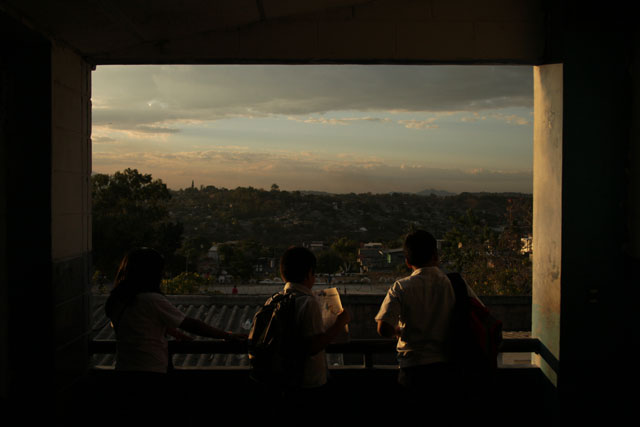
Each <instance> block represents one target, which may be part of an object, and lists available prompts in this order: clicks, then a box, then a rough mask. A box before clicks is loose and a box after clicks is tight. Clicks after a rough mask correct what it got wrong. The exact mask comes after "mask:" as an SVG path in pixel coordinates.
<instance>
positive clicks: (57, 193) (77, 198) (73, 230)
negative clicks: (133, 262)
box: [51, 45, 91, 389]
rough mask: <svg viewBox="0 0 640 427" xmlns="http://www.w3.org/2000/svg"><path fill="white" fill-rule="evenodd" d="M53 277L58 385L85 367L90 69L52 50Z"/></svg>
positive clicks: (62, 50)
mask: <svg viewBox="0 0 640 427" xmlns="http://www.w3.org/2000/svg"><path fill="white" fill-rule="evenodd" d="M51 62H52V64H51V65H52V73H51V76H52V77H51V78H52V82H51V85H52V86H51V87H52V89H51V90H52V129H51V132H52V160H51V161H52V177H51V195H52V197H51V221H52V224H51V226H52V242H51V244H52V247H51V251H52V260H53V263H52V275H53V289H54V291H53V293H54V301H53V303H54V324H55V330H54V342H55V365H56V369H55V371H56V382H57V388H58V389H62V388H64V387H65V386H66V385H68V384H69V383H70V382H72V381H73V379H74V378H76V377H77V376H78V375H79V374H82V370H83V369H84V367H85V366H86V357H87V339H88V335H87V334H88V331H89V316H88V313H89V307H88V283H89V271H90V261H91V260H90V252H91V235H90V230H91V226H90V211H91V210H90V203H91V200H90V194H91V193H90V188H89V185H90V177H91V144H90V132H91V119H90V118H91V98H90V97H91V79H90V76H91V69H90V66H89V65H88V64H86V63H85V62H84V61H83V60H82V58H80V57H79V56H78V55H76V54H75V53H74V52H72V51H71V50H69V49H67V48H65V47H61V46H56V45H54V46H53V48H52V59H51Z"/></svg>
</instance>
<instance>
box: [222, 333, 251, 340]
mask: <svg viewBox="0 0 640 427" xmlns="http://www.w3.org/2000/svg"><path fill="white" fill-rule="evenodd" d="M248 338H249V336H248V335H247V334H235V333H233V332H227V335H226V336H225V337H224V340H225V341H231V342H243V341H246V340H247V339H248Z"/></svg>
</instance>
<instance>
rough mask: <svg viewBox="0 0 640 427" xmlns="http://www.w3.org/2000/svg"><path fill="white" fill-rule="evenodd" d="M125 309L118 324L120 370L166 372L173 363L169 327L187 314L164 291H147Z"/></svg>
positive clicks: (117, 357)
mask: <svg viewBox="0 0 640 427" xmlns="http://www.w3.org/2000/svg"><path fill="white" fill-rule="evenodd" d="M115 309H116V310H117V311H116V313H119V312H121V313H122V314H121V315H120V318H119V320H117V325H116V340H117V343H116V344H117V350H116V370H118V371H143V372H159V373H166V372H167V366H168V364H169V352H168V341H167V337H166V335H167V329H168V328H177V327H178V326H180V324H181V323H182V321H183V320H184V318H185V315H184V313H182V312H181V311H180V310H179V309H178V308H177V307H175V306H174V305H173V304H171V302H169V300H168V299H167V298H166V297H165V296H164V295H162V294H160V293H157V292H143V293H140V294H138V295H137V296H136V298H135V299H134V301H133V302H131V303H130V304H127V305H126V306H117V307H116V308H115Z"/></svg>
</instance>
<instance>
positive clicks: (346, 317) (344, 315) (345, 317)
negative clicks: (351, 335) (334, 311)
mask: <svg viewBox="0 0 640 427" xmlns="http://www.w3.org/2000/svg"><path fill="white" fill-rule="evenodd" d="M338 322H340V323H341V324H343V325H346V324H347V323H349V322H351V314H350V313H349V312H348V311H347V310H344V309H343V310H342V311H341V312H340V314H338V317H337V318H336V323H338Z"/></svg>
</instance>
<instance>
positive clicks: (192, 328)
mask: <svg viewBox="0 0 640 427" xmlns="http://www.w3.org/2000/svg"><path fill="white" fill-rule="evenodd" d="M179 328H180V329H184V330H185V331H187V332H190V333H192V334H196V335H200V336H201V337H209V338H217V339H224V340H243V339H245V338H246V336H244V335H241V334H234V333H232V332H227V331H223V330H222V329H218V328H214V327H213V326H210V325H207V324H206V323H204V322H203V321H201V320H198V319H194V318H193V317H185V318H184V320H183V321H182V323H181V324H180V326H179Z"/></svg>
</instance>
